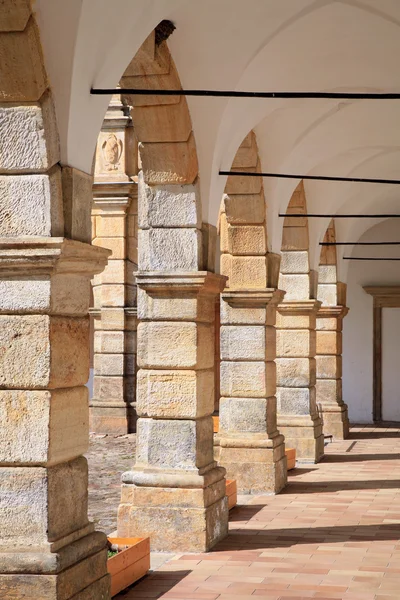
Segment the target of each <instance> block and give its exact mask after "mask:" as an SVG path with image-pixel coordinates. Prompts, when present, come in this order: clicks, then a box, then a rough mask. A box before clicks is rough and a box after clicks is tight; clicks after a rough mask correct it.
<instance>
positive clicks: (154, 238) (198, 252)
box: [139, 228, 202, 271]
mask: <svg viewBox="0 0 400 600" xmlns="http://www.w3.org/2000/svg"><path fill="white" fill-rule="evenodd" d="M201 264H202V247H201V233H200V231H199V230H197V229H194V228H191V229H188V228H180V229H178V228H176V229H150V230H140V231H139V268H140V269H141V270H142V271H171V270H181V271H197V270H198V269H199V268H200V267H201Z"/></svg>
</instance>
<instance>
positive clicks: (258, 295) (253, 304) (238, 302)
mask: <svg viewBox="0 0 400 600" xmlns="http://www.w3.org/2000/svg"><path fill="white" fill-rule="evenodd" d="M284 295H285V292H284V291H283V290H279V289H276V288H265V289H261V290H226V291H224V292H223V293H222V294H221V297H222V299H223V300H224V301H225V302H227V304H229V305H230V306H233V307H234V308H262V307H264V306H268V305H271V306H274V305H275V306H277V305H278V304H279V303H280V302H282V300H283V297H284Z"/></svg>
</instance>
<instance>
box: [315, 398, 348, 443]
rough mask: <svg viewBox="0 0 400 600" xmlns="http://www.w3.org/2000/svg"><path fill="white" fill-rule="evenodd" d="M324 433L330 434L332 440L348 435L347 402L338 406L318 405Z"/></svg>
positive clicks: (341, 438)
mask: <svg viewBox="0 0 400 600" xmlns="http://www.w3.org/2000/svg"><path fill="white" fill-rule="evenodd" d="M320 410H321V412H322V420H323V423H324V425H323V427H324V434H325V435H332V436H333V439H334V440H345V439H346V438H348V437H349V432H350V422H349V415H348V409H347V404H343V405H342V406H338V405H337V404H336V405H334V406H320Z"/></svg>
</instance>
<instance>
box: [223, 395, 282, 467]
mask: <svg viewBox="0 0 400 600" xmlns="http://www.w3.org/2000/svg"><path fill="white" fill-rule="evenodd" d="M219 411H220V416H219V433H220V435H222V436H223V435H224V433H229V432H235V433H238V432H246V433H250V432H251V433H265V434H266V435H267V431H268V430H269V429H270V428H269V427H268V424H269V422H271V421H275V426H274V429H272V430H273V431H275V430H276V399H275V397H272V398H221V400H220V407H219ZM268 413H269V414H268ZM222 464H223V463H222Z"/></svg>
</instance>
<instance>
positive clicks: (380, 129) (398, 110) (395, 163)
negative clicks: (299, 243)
mask: <svg viewBox="0 0 400 600" xmlns="http://www.w3.org/2000/svg"><path fill="white" fill-rule="evenodd" d="M384 109H385V110H383V111H382V110H381V111H378V107H377V106H376V105H374V104H372V103H371V102H369V101H363V102H359V103H348V104H344V105H343V107H342V108H341V109H340V110H338V109H335V110H334V111H333V112H332V111H331V110H327V111H326V115H327V116H326V117H325V118H321V117H319V114H318V113H316V114H314V111H313V110H312V107H311V108H310V107H309V106H305V107H304V105H303V108H302V107H291V108H288V109H286V110H285V111H275V112H274V113H272V115H271V116H270V117H269V118H267V119H265V120H264V122H263V123H262V124H261V125H260V126H259V127H257V128H256V134H257V140H258V146H259V153H260V156H261V161H262V168H263V170H266V168H265V167H266V165H268V169H269V170H270V171H275V172H288V173H304V174H314V175H318V174H322V175H324V174H325V175H338V176H340V175H343V176H354V177H363V176H365V177H372V178H374V177H375V178H385V179H398V173H399V157H398V155H397V151H398V150H399V149H400V132H398V131H397V129H396V127H394V124H395V123H397V122H398V121H399V118H400V103H398V102H389V103H387V104H386V105H385V107H384ZM313 118H315V119H316V120H315V121H314V122H311V120H312V119H313ZM282 121H283V122H284V125H286V126H285V127H284V126H282ZM279 133H280V135H279ZM374 157H376V158H375V160H374V161H372V160H370V159H371V158H374ZM378 157H380V158H379V160H378ZM298 183H299V180H287V179H264V188H265V196H266V202H267V211H268V212H267V215H268V233H269V242H270V244H271V249H272V251H273V252H279V251H280V248H281V241H282V227H283V219H282V218H279V217H278V214H279V213H284V212H285V211H286V208H287V204H288V203H289V201H290V198H291V196H292V193H293V191H294V190H295V188H296V186H297V185H298ZM360 186H361V187H360ZM380 187H382V186H379V185H378V184H377V185H375V184H352V183H346V182H337V183H336V182H310V181H306V182H305V189H306V197H307V209H308V212H317V213H324V212H326V213H336V212H340V210H338V208H339V207H341V206H342V204H343V202H344V200H345V198H346V196H347V195H348V194H353V193H354V189H355V190H358V189H362V190H363V192H365V193H371V192H372V193H373V194H378V193H379V191H378V190H379V188H380ZM385 187H391V186H385ZM343 210H344V211H346V210H347V207H344V208H343ZM350 212H352V210H351V211H350ZM361 212H362V211H361ZM328 224H329V219H327V220H322V219H321V220H318V221H316V220H314V219H310V221H309V225H310V250H311V255H310V259H311V264H312V268H317V267H318V260H319V257H318V253H315V252H314V249H313V241H312V240H313V230H315V232H316V233H315V236H314V240H315V241H316V240H318V242H319V241H320V240H319V237H320V235H322V237H323V235H324V233H325V230H326V227H327V225H328ZM318 227H319V233H318V229H316V228H318ZM321 232H322V233H321Z"/></svg>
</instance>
